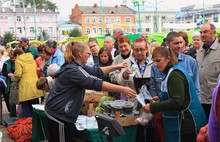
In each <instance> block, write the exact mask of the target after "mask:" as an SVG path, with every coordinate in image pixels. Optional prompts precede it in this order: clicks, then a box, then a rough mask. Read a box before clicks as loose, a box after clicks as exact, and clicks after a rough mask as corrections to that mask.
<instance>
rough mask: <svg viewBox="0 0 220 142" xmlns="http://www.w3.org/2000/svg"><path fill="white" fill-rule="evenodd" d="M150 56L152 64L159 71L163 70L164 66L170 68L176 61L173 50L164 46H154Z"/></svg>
mask: <svg viewBox="0 0 220 142" xmlns="http://www.w3.org/2000/svg"><path fill="white" fill-rule="evenodd" d="M152 58H153V61H154V65H155V66H156V67H157V69H158V71H160V72H163V71H164V70H165V69H166V68H171V67H173V66H174V65H175V64H177V63H178V59H177V56H176V55H175V54H174V52H173V50H172V49H170V48H167V47H165V46H159V47H157V48H155V49H154V52H153V54H152Z"/></svg>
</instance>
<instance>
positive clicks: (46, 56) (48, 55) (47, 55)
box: [40, 44, 51, 61]
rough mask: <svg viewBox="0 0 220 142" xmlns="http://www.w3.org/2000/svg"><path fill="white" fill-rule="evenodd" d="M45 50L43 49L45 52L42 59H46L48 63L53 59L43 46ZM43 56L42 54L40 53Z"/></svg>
mask: <svg viewBox="0 0 220 142" xmlns="http://www.w3.org/2000/svg"><path fill="white" fill-rule="evenodd" d="M43 46H44V48H43V52H42V57H43V58H44V60H46V61H48V60H49V59H50V57H51V53H50V52H49V51H47V49H46V45H45V44H43ZM40 55H41V53H40Z"/></svg>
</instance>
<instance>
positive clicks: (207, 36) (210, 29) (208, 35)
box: [200, 23, 216, 45]
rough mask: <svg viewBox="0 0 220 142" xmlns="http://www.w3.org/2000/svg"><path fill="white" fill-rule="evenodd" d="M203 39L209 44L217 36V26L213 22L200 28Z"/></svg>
mask: <svg viewBox="0 0 220 142" xmlns="http://www.w3.org/2000/svg"><path fill="white" fill-rule="evenodd" d="M200 34H201V40H202V42H203V43H204V44H205V45H209V44H210V43H211V42H212V41H214V39H215V37H216V27H215V25H213V24H211V23H206V24H204V25H203V26H202V27H201V29H200Z"/></svg>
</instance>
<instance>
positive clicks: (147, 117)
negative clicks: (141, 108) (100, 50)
mask: <svg viewBox="0 0 220 142" xmlns="http://www.w3.org/2000/svg"><path fill="white" fill-rule="evenodd" d="M153 118H154V116H153V114H152V113H146V112H143V113H142V114H141V115H140V116H139V117H138V118H137V119H136V120H135V121H136V123H138V124H141V125H143V126H145V125H147V124H148V123H149V122H150V121H151V120H152V119H153Z"/></svg>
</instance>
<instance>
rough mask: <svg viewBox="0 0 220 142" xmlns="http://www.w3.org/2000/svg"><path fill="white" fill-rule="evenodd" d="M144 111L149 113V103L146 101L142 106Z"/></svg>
mask: <svg viewBox="0 0 220 142" xmlns="http://www.w3.org/2000/svg"><path fill="white" fill-rule="evenodd" d="M143 109H144V111H145V112H147V113H150V104H149V103H147V104H146V105H145V106H144V107H143Z"/></svg>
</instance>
